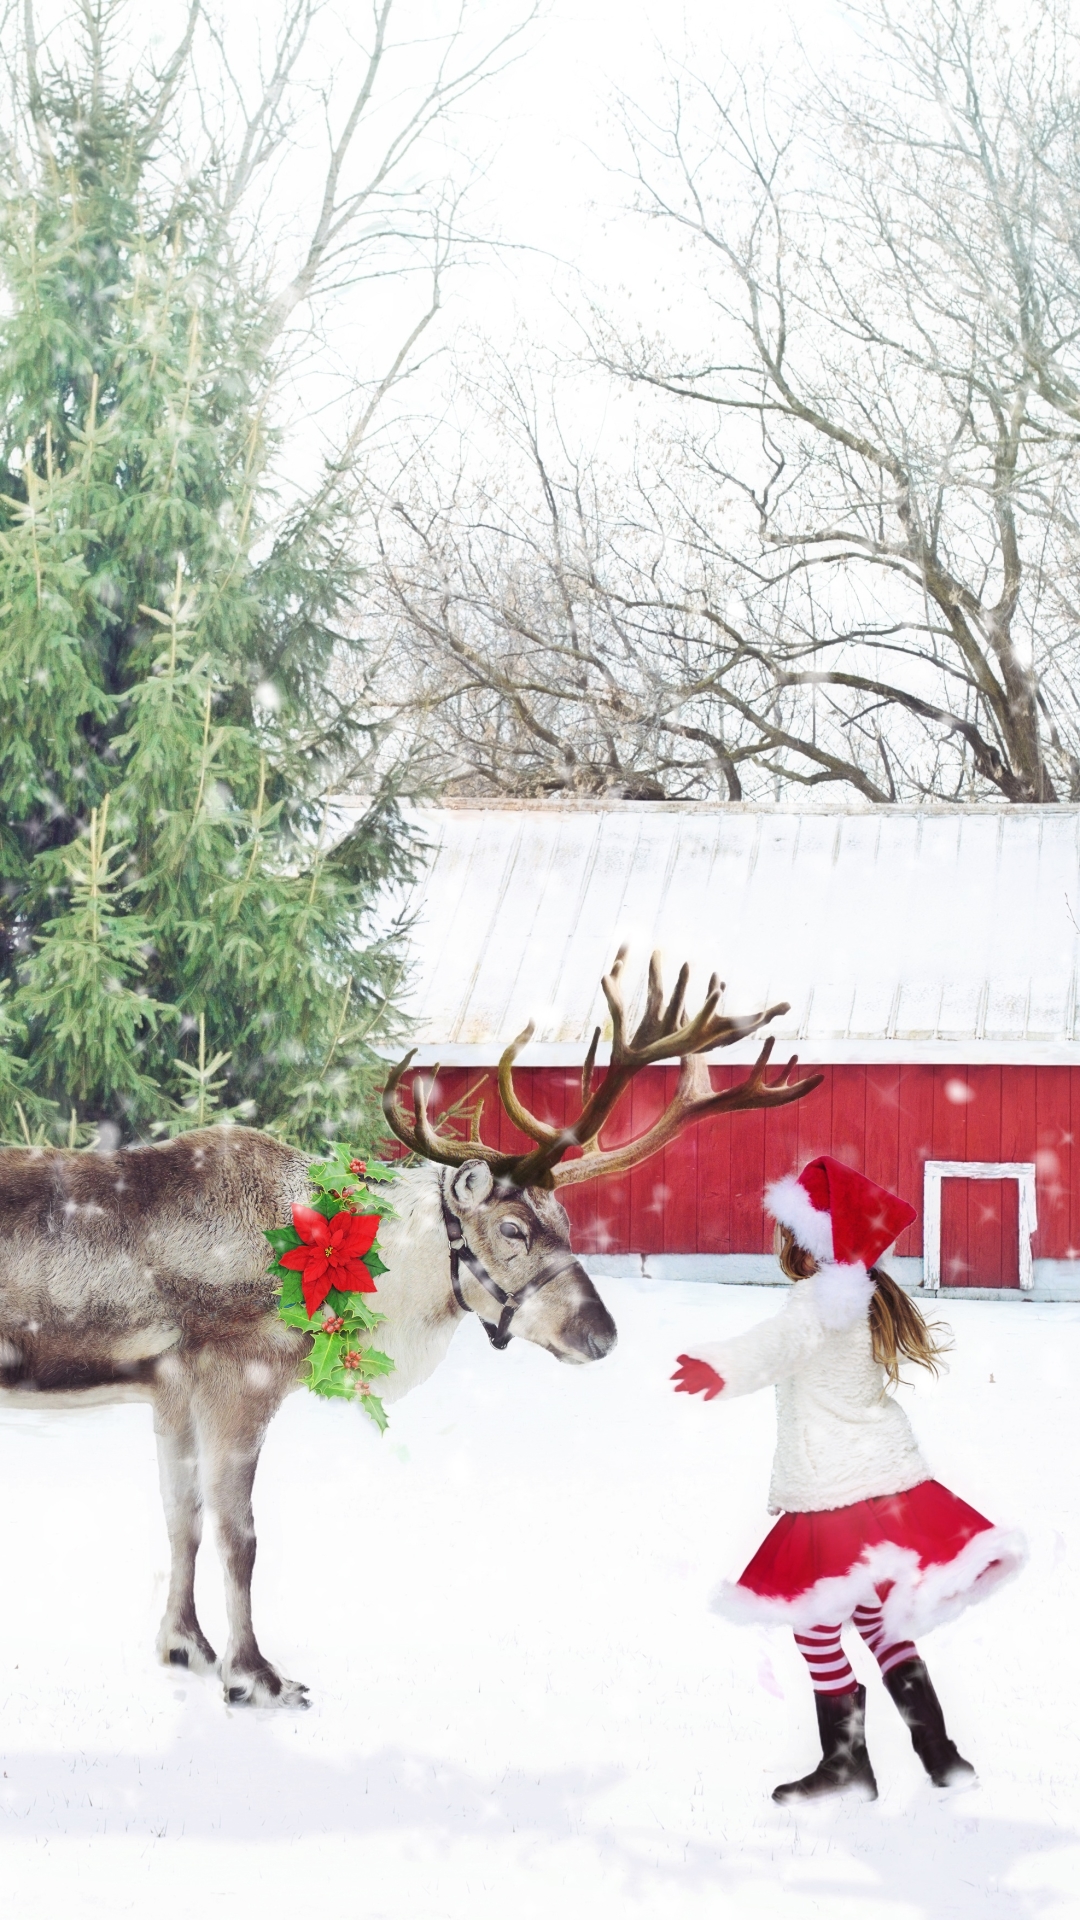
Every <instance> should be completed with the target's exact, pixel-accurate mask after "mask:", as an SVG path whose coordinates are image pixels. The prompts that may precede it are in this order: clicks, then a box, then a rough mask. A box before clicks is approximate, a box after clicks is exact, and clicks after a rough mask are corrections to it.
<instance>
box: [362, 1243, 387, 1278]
mask: <svg viewBox="0 0 1080 1920" xmlns="http://www.w3.org/2000/svg"><path fill="white" fill-rule="evenodd" d="M364 1265H365V1267H366V1268H367V1270H368V1272H369V1273H370V1275H371V1277H372V1279H373V1280H377V1279H378V1277H379V1275H380V1274H381V1273H387V1272H388V1271H389V1269H388V1267H387V1264H386V1261H385V1260H384V1259H383V1257H382V1254H381V1253H376V1251H375V1249H374V1247H371V1248H369V1250H368V1252H367V1253H365V1255H364Z"/></svg>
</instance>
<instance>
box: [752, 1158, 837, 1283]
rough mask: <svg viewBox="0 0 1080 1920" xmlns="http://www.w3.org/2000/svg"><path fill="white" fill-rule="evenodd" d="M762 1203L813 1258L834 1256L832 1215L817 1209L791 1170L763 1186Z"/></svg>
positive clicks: (823, 1258) (820, 1259) (819, 1259)
mask: <svg viewBox="0 0 1080 1920" xmlns="http://www.w3.org/2000/svg"><path fill="white" fill-rule="evenodd" d="M765 1205H766V1208H767V1209H768V1211H769V1213H771V1214H772V1217H773V1219H774V1220H779V1222H780V1225H781V1226H782V1227H789V1228H790V1229H791V1232H792V1233H793V1234H794V1235H795V1238H796V1240H797V1241H798V1243H799V1245H800V1247H805V1249H806V1251H807V1253H812V1254H813V1256H814V1259H815V1260H818V1261H820V1262H822V1263H824V1262H825V1261H827V1260H828V1261H831V1260H832V1259H833V1258H834V1255H833V1234H832V1218H831V1216H830V1215H829V1214H827V1213H820V1212H819V1211H818V1209H817V1207H815V1206H814V1204H813V1202H812V1201H811V1199H810V1195H809V1194H808V1193H807V1191H806V1188H805V1187H804V1186H802V1185H800V1183H799V1181H798V1180H797V1179H796V1178H795V1175H794V1174H793V1173H786V1174H785V1175H784V1178H783V1179H782V1180H774V1181H773V1184H772V1186H771V1187H766V1189H765Z"/></svg>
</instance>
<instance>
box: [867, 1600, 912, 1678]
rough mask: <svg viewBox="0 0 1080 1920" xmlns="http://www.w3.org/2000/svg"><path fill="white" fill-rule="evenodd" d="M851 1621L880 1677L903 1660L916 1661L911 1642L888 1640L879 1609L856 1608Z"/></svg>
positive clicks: (900, 1664)
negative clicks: (879, 1672)
mask: <svg viewBox="0 0 1080 1920" xmlns="http://www.w3.org/2000/svg"><path fill="white" fill-rule="evenodd" d="M852 1619H853V1620H854V1622H855V1625H856V1627H857V1628H858V1630H859V1632H860V1633H861V1635H862V1637H863V1639H864V1640H865V1641H866V1644H867V1646H868V1647H869V1649H870V1651H871V1653H872V1654H873V1656H874V1659H875V1660H876V1661H877V1663H878V1666H879V1667H880V1668H881V1672H882V1677H884V1676H885V1674H887V1673H891V1672H892V1670H893V1668H894V1667H899V1666H902V1665H903V1663H904V1661H905V1660H917V1659H918V1657H919V1650H918V1648H917V1647H916V1645H915V1643H914V1641H913V1640H890V1639H889V1636H888V1634H887V1633H886V1631H885V1622H884V1621H883V1620H882V1617H881V1608H880V1607H856V1609H855V1612H854V1614H853V1615H852Z"/></svg>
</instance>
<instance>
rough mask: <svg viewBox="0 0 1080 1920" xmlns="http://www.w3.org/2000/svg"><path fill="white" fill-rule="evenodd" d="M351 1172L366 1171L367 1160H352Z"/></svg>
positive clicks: (350, 1164)
mask: <svg viewBox="0 0 1080 1920" xmlns="http://www.w3.org/2000/svg"><path fill="white" fill-rule="evenodd" d="M349 1172H350V1173H366V1172H367V1161H366V1160H350V1161H349Z"/></svg>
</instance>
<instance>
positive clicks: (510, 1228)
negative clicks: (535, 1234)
mask: <svg viewBox="0 0 1080 1920" xmlns="http://www.w3.org/2000/svg"><path fill="white" fill-rule="evenodd" d="M499 1232H500V1233H502V1234H505V1235H506V1238H507V1239H508V1240H524V1239H525V1238H526V1237H527V1236H526V1233H525V1229H524V1227H522V1226H519V1225H518V1222H517V1221H516V1220H500V1221H499Z"/></svg>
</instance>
